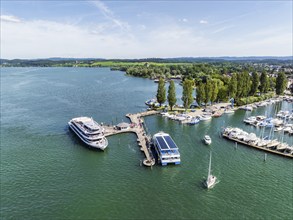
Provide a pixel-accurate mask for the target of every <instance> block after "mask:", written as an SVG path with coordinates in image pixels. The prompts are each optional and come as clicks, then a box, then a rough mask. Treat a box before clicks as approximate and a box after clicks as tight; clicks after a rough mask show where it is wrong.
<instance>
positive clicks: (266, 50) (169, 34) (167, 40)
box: [1, 20, 292, 59]
mask: <svg viewBox="0 0 293 220" xmlns="http://www.w3.org/2000/svg"><path fill="white" fill-rule="evenodd" d="M108 23H109V22H105V23H99V24H97V25H95V26H93V25H91V26H86V25H85V24H83V25H82V26H78V25H76V24H67V23H60V22H53V21H48V20H32V21H25V20H23V21H21V22H19V23H17V22H3V23H1V56H2V58H8V59H13V58H45V57H103V58H142V57H178V56H225V55H228V56H243V55H247V56H250V55H254V56H257V55H290V54H291V53H292V52H291V49H290V48H292V40H291V39H292V33H291V32H290V33H289V32H288V31H286V30H278V29H277V28H272V29H271V30H268V29H263V30H259V31H258V32H254V33H250V32H247V34H243V33H242V32H241V33H239V34H237V33H236V32H235V33H234V34H233V35H231V36H230V35H225V37H220V38H219V37H218V36H217V38H216V37H215V35H213V34H210V33H212V31H213V30H210V31H209V30H205V32H203V31H201V30H197V29H195V28H194V27H190V26H185V25H178V23H177V22H176V21H174V23H171V22H169V23H168V24H166V23H163V24H157V25H156V26H149V25H148V26H147V31H145V30H144V29H145V26H144V25H137V26H133V29H134V28H136V29H134V30H128V31H127V32H126V31H119V28H117V27H116V28H114V30H117V31H114V30H113V27H112V26H111V25H110V27H109V24H108ZM114 26H115V25H114ZM109 28H110V31H109ZM230 28H231V27H230ZM226 29H227V27H226ZM223 30H224V29H223V28H222V30H220V29H218V30H215V31H218V32H220V31H223ZM207 31H209V32H207ZM215 31H214V32H215Z"/></svg>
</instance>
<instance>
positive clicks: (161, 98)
mask: <svg viewBox="0 0 293 220" xmlns="http://www.w3.org/2000/svg"><path fill="white" fill-rule="evenodd" d="M157 101H158V103H160V106H161V105H162V104H163V103H164V102H165V101H166V89H165V80H164V79H163V78H162V77H160V79H159V84H158V90H157Z"/></svg>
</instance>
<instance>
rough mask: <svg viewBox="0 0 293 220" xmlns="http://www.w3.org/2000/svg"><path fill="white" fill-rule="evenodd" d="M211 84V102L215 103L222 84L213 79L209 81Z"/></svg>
mask: <svg viewBox="0 0 293 220" xmlns="http://www.w3.org/2000/svg"><path fill="white" fill-rule="evenodd" d="M211 83H212V96H211V102H212V103H213V102H215V101H216V100H217V98H218V93H219V88H220V86H221V85H223V82H222V81H221V80H219V79H213V80H212V81H211Z"/></svg>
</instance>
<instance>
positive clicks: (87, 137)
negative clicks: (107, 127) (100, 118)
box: [68, 117, 108, 150]
mask: <svg viewBox="0 0 293 220" xmlns="http://www.w3.org/2000/svg"><path fill="white" fill-rule="evenodd" d="M68 125H69V127H70V128H71V130H72V131H74V133H75V134H76V135H77V136H78V137H79V138H80V139H81V140H82V141H83V142H84V143H85V144H87V145H89V146H91V147H93V148H98V149H101V150H104V149H105V148H106V147H107V146H108V140H107V139H106V138H105V136H104V128H103V127H102V126H100V125H99V124H98V123H97V122H96V121H94V120H93V119H92V118H89V117H78V118H73V119H71V120H70V121H69V122H68Z"/></svg>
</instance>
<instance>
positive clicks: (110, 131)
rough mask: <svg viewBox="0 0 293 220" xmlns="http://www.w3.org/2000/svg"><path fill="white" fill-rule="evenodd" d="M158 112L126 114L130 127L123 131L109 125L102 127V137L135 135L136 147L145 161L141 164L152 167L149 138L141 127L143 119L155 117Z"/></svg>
mask: <svg viewBox="0 0 293 220" xmlns="http://www.w3.org/2000/svg"><path fill="white" fill-rule="evenodd" d="M158 113H159V112H158V111H146V112H140V113H135V114H127V115H126V117H128V118H129V120H130V123H131V124H130V125H131V126H130V127H127V128H125V129H118V127H117V125H116V126H110V125H103V128H104V129H105V132H104V135H105V136H106V137H107V136H111V135H115V134H121V133H129V132H132V133H135V134H136V136H137V142H138V146H140V150H141V151H143V152H144V154H145V159H144V160H143V164H144V165H145V166H153V165H154V164H155V158H154V157H153V154H152V152H151V150H150V142H151V137H150V136H148V135H147V133H146V131H145V127H144V125H143V117H145V116H150V115H155V114H158Z"/></svg>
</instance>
